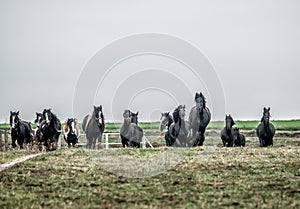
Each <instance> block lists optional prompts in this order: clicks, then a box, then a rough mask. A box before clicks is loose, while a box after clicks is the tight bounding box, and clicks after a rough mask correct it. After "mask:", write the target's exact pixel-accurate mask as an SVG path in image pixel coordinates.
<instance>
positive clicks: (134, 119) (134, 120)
mask: <svg viewBox="0 0 300 209" xmlns="http://www.w3.org/2000/svg"><path fill="white" fill-rule="evenodd" d="M138 114H139V112H137V113H133V112H132V113H131V124H130V126H129V133H130V135H129V146H131V147H137V148H140V146H141V142H142V140H143V135H144V132H143V129H142V128H141V127H140V126H139V125H138Z"/></svg>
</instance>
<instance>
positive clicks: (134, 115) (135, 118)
mask: <svg viewBox="0 0 300 209" xmlns="http://www.w3.org/2000/svg"><path fill="white" fill-rule="evenodd" d="M138 115H139V112H136V113H133V112H132V113H131V123H135V124H138Z"/></svg>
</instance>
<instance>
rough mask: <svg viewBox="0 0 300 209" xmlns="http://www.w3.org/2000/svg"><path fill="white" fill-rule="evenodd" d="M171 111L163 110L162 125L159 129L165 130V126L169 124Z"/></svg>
mask: <svg viewBox="0 0 300 209" xmlns="http://www.w3.org/2000/svg"><path fill="white" fill-rule="evenodd" d="M170 117H171V115H170V112H162V113H161V117H160V125H159V130H160V131H163V130H164V128H165V127H166V126H167V125H168V124H169V121H170Z"/></svg>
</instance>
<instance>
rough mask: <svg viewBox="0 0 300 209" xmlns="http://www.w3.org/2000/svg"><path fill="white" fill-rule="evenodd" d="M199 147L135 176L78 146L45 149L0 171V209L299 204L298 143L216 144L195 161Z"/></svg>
mask: <svg viewBox="0 0 300 209" xmlns="http://www.w3.org/2000/svg"><path fill="white" fill-rule="evenodd" d="M206 148H207V147H204V148H193V149H192V150H191V151H190V152H189V154H188V155H187V156H186V157H185V159H184V160H183V161H182V162H180V163H179V164H178V165H176V166H175V167H173V168H171V169H170V170H168V171H167V172H164V173H162V174H159V175H156V176H152V177H146V178H141V179H135V178H125V177H120V176H117V175H114V174H112V173H109V172H107V171H106V170H105V169H103V168H102V167H101V166H99V165H97V164H95V163H93V162H92V161H91V159H90V158H89V157H88V156H87V155H86V152H85V151H84V150H83V149H80V148H78V149H63V150H57V151H54V152H50V153H47V154H45V155H44V156H41V157H38V158H36V159H32V160H30V161H27V162H25V163H22V164H20V165H17V166H15V167H14V168H12V169H9V170H6V171H4V172H2V173H0V190H1V197H0V208H29V207H30V208H39V207H50V208H70V207H76V208H94V207H97V208H112V207H118V208H128V207H129V208H146V207H152V208H174V207H184V208H200V207H201V208H220V207H238V208H245V207H246V208H253V207H260V208H270V207H272V206H273V207H275V208H296V207H300V161H299V156H300V149H299V147H291V146H287V147H276V148H236V149H228V148H216V149H215V150H214V152H213V153H212V154H211V156H210V157H209V158H208V160H207V161H199V159H200V158H199V156H201V153H203V152H204V151H205V149H206ZM203 149H204V150H203ZM160 151H161V149H154V150H151V152H150V154H149V155H147V156H148V157H151V156H154V155H155V154H156V152H160ZM115 152H122V154H124V150H122V149H118V150H117V151H115ZM128 152H130V153H131V155H134V156H136V157H145V153H144V152H145V151H143V150H137V149H134V150H133V149H128ZM147 156H146V157H147Z"/></svg>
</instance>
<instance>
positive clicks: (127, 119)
mask: <svg viewBox="0 0 300 209" xmlns="http://www.w3.org/2000/svg"><path fill="white" fill-rule="evenodd" d="M123 118H124V123H123V125H122V126H121V129H120V136H121V141H122V145H123V147H125V146H127V147H129V136H128V132H129V126H130V124H131V112H130V110H125V111H124V113H123Z"/></svg>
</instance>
